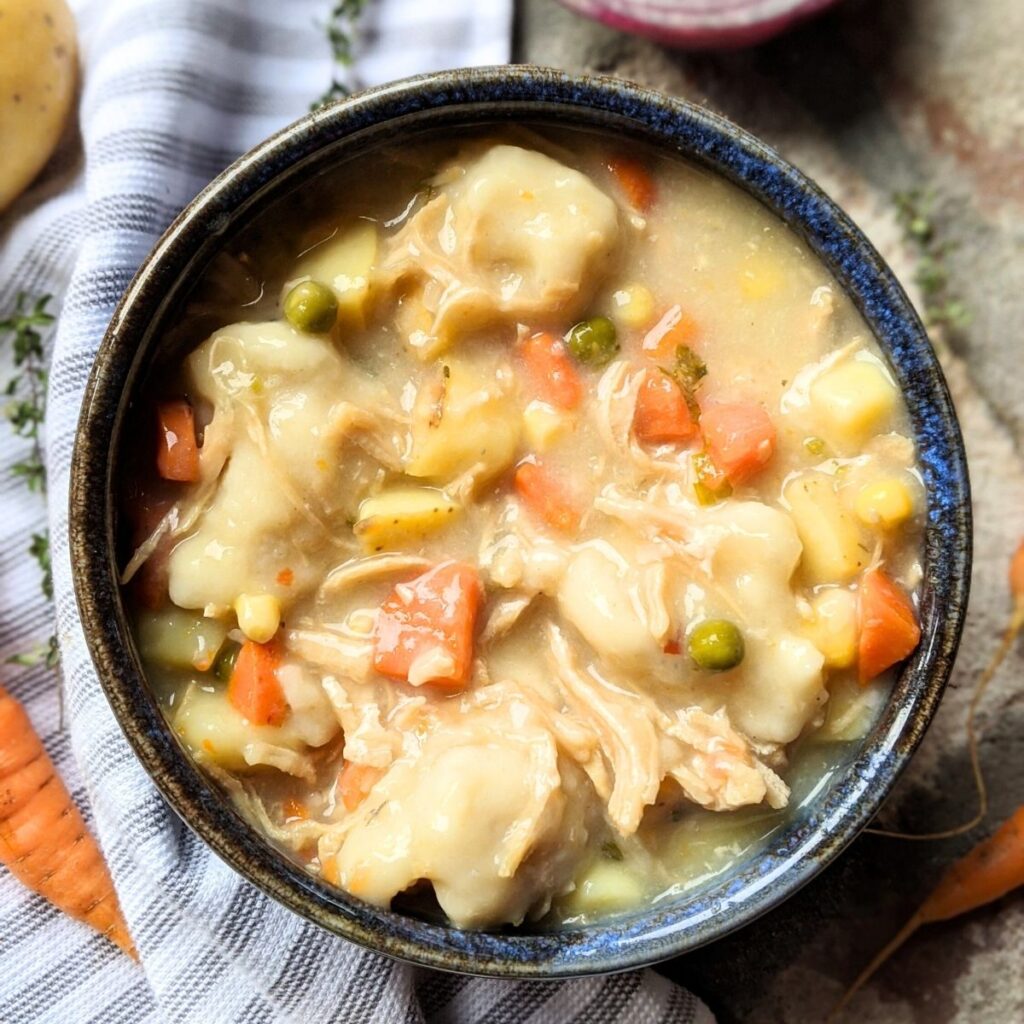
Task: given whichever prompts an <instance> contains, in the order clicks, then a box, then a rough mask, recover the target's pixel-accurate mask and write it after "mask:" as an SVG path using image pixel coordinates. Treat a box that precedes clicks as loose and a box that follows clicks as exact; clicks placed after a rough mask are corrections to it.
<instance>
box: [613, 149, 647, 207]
mask: <svg viewBox="0 0 1024 1024" xmlns="http://www.w3.org/2000/svg"><path fill="white" fill-rule="evenodd" d="M608 170H609V171H611V172H612V177H614V178H615V181H616V183H617V184H618V186H619V188H621V189H622V191H623V194H624V195H625V196H626V199H627V201H628V202H629V205H630V206H632V207H633V208H634V209H635V210H637V211H638V212H639V213H646V212H647V211H648V210H649V209H650V208H651V207H652V206H653V205H654V200H655V199H656V198H657V195H658V188H657V186H656V185H655V183H654V178H653V177H652V176H651V172H650V171H648V170H647V168H646V167H644V165H643V164H642V163H641V162H640V161H639V160H637V159H636V158H635V157H632V156H626V155H625V154H622V153H620V154H618V155H616V156H613V157H612V158H611V159H610V160H609V161H608Z"/></svg>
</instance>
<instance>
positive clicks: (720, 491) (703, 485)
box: [691, 451, 732, 505]
mask: <svg viewBox="0 0 1024 1024" xmlns="http://www.w3.org/2000/svg"><path fill="white" fill-rule="evenodd" d="M691 458H692V461H693V470H694V472H695V473H696V474H697V479H696V480H695V481H694V483H693V491H694V494H696V495H697V502H698V504H700V505H717V504H718V503H719V502H720V501H725V499H726V498H728V497H729V496H730V495H731V494H732V484H730V483H729V481H728V480H726V479H725V478H724V477H723V476H722V474H721V473H720V472H719V471H718V467H717V466H716V465H715V464H714V462H713V461H712V458H711V456H710V455H709V454H708V453H707V452H706V451H705V452H696V453H695V454H694V455H693V456H691Z"/></svg>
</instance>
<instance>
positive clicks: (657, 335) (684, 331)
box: [642, 306, 700, 361]
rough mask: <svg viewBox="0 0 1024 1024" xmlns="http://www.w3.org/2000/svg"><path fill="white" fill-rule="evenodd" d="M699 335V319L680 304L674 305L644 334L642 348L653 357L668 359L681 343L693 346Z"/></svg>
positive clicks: (672, 356) (673, 355)
mask: <svg viewBox="0 0 1024 1024" xmlns="http://www.w3.org/2000/svg"><path fill="white" fill-rule="evenodd" d="M699 336H700V327H699V326H698V324H697V321H696V320H694V318H693V317H692V316H690V315H689V313H684V312H683V311H682V309H681V308H680V307H679V306H672V307H671V308H669V309H668V310H667V311H666V312H665V314H664V316H662V318H661V319H660V320H659V321H658V322H657V323H656V324H655V325H654V326H653V327H652V328H651V329H650V330H649V331H648V332H647V333H646V334H645V335H644V340H643V345H642V348H643V350H644V354H645V355H649V356H650V357H651V358H652V359H657V360H661V361H668V360H671V359H673V358H674V357H675V354H676V349H677V348H679V346H680V345H685V346H688V347H692V346H693V343H694V342H695V341H696V340H697V338H698V337H699Z"/></svg>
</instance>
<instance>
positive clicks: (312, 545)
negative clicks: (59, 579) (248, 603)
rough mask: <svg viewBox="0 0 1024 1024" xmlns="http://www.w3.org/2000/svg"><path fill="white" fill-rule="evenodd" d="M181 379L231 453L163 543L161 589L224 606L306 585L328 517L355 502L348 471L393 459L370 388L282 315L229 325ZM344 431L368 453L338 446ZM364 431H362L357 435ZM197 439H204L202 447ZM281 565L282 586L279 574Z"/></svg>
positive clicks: (183, 602)
mask: <svg viewBox="0 0 1024 1024" xmlns="http://www.w3.org/2000/svg"><path fill="white" fill-rule="evenodd" d="M188 378H189V383H190V385H191V387H192V389H193V391H194V393H195V394H197V395H198V396H199V397H201V398H204V399H206V401H208V402H209V403H210V404H212V405H213V407H214V410H215V415H214V422H213V424H211V428H208V430H207V434H208V436H209V435H210V433H211V430H212V429H213V428H214V427H215V426H216V429H217V430H226V431H228V432H229V433H230V436H229V437H220V438H219V442H220V443H225V442H228V443H229V444H230V458H229V459H228V461H227V464H226V466H225V467H224V469H223V472H222V473H221V475H220V478H219V480H218V481H216V491H215V493H214V494H213V497H212V498H211V499H210V502H209V505H208V506H207V508H206V511H205V512H204V514H203V515H202V517H201V518H200V520H199V523H198V526H197V527H196V528H195V529H194V530H193V532H192V533H191V534H190V535H188V536H187V537H185V539H184V540H182V541H181V542H180V543H179V544H178V545H177V546H176V547H175V548H174V550H173V551H172V553H171V555H170V559H169V562H168V569H169V591H170V597H171V600H172V601H173V602H174V603H175V604H176V605H178V606H180V607H182V608H206V607H207V606H210V605H212V606H215V607H217V608H225V607H227V606H230V605H231V604H232V603H233V602H234V600H235V598H236V597H238V595H239V594H240V593H243V592H245V593H252V592H255V593H272V594H276V595H277V596H278V597H279V598H280V599H281V600H286V599H288V598H289V597H292V596H294V595H295V594H298V593H300V592H301V591H302V590H304V589H305V588H307V587H309V586H313V585H315V584H316V583H317V582H318V581H319V578H320V576H321V575H322V573H321V570H320V569H319V568H318V567H317V562H316V560H315V559H314V558H311V557H309V556H310V555H312V554H315V553H317V552H320V551H322V550H323V549H324V548H325V547H326V548H328V549H329V548H330V545H331V543H332V539H331V538H332V530H331V525H330V521H331V520H332V519H333V520H337V519H340V520H342V521H343V519H344V517H346V516H348V515H350V514H351V513H352V512H354V510H355V509H354V508H352V509H350V508H348V506H347V505H346V502H349V503H351V501H352V498H351V495H352V494H353V493H356V492H357V491H358V488H356V487H354V486H353V481H355V480H357V479H359V477H360V474H361V473H364V472H365V473H372V472H373V471H375V469H376V467H377V465H378V462H377V459H378V458H379V459H380V460H388V459H390V460H391V461H392V462H393V463H394V464H395V465H399V464H400V460H401V450H402V449H403V448H404V443H405V442H404V432H402V433H401V435H398V434H396V435H395V436H394V437H393V438H392V437H391V428H392V426H393V425H392V424H390V423H388V422H387V421H386V420H383V419H381V418H380V417H379V416H377V415H375V414H374V413H373V412H372V411H371V410H373V409H374V408H375V402H377V400H378V398H379V396H378V394H377V391H376V389H375V386H374V384H373V382H370V381H367V380H366V379H365V378H364V377H363V375H361V374H360V373H359V372H358V371H357V370H356V368H355V367H354V366H353V365H352V364H351V363H350V362H349V361H348V360H347V359H345V358H344V357H343V356H342V355H341V353H339V352H338V350H337V349H335V348H334V347H333V346H332V345H331V344H330V342H328V341H326V340H324V339H321V338H315V337H310V336H309V335H304V334H301V333H300V332H297V331H294V330H292V328H290V327H288V326H287V325H286V324H282V323H268V324H233V325H231V326H229V327H224V328H222V329H221V330H219V331H217V332H216V333H214V335H213V336H212V337H211V338H209V339H208V340H207V341H206V342H204V343H203V344H202V345H201V346H200V347H199V348H198V349H196V351H195V352H194V353H193V354H192V356H191V357H190V358H189V360H188ZM353 430H358V431H360V432H361V433H360V440H361V441H362V443H363V444H364V445H369V441H370V440H372V441H373V442H374V444H373V452H374V456H375V457H374V458H369V457H367V458H365V459H362V462H361V460H360V454H359V453H358V452H355V451H354V452H351V453H348V454H346V461H345V485H344V486H342V485H341V484H340V483H339V477H338V473H337V468H338V467H339V466H340V465H341V459H340V457H339V455H340V449H341V446H342V444H343V443H344V442H345V441H346V440H347V439H348V437H349V436H350V435H351V432H352V431H353ZM368 439H369V440H368ZM205 446H206V445H205V442H204V447H205ZM284 569H289V570H291V575H290V577H289V578H290V580H291V582H290V583H289V585H288V586H287V587H282V586H281V585H280V584H279V583H278V582H277V577H278V574H279V573H280V572H281V571H282V570H284Z"/></svg>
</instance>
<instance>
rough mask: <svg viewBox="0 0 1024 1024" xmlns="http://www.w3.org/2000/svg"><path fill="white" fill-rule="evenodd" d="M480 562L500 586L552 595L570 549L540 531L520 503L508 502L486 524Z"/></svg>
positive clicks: (488, 575) (563, 570)
mask: <svg viewBox="0 0 1024 1024" xmlns="http://www.w3.org/2000/svg"><path fill="white" fill-rule="evenodd" d="M478 561H479V564H480V568H481V570H482V571H483V572H484V573H485V574H486V575H487V577H488V578H489V579H490V580H491V582H493V583H495V584H496V585H497V586H499V587H504V588H506V589H509V590H511V589H518V590H521V591H524V592H527V593H532V594H540V593H544V594H551V593H554V592H555V590H556V589H557V587H558V581H559V580H560V579H561V577H562V574H563V573H564V572H565V566H566V563H567V561H568V552H567V551H566V549H565V546H564V545H563V544H560V543H558V542H557V541H553V540H552V539H551V538H550V537H547V536H545V535H544V534H542V533H540V532H539V531H537V530H536V529H535V528H534V527H533V526H532V525H531V523H530V522H529V520H528V519H527V518H526V516H524V515H523V514H522V510H521V509H520V507H519V505H518V504H516V503H515V502H509V503H508V504H507V505H506V506H505V508H504V509H503V510H502V512H501V513H500V515H498V516H496V517H495V519H494V520H493V521H491V522H490V523H488V525H487V526H486V527H485V529H484V532H483V537H482V539H481V542H480V553H479V556H478Z"/></svg>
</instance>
